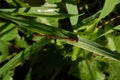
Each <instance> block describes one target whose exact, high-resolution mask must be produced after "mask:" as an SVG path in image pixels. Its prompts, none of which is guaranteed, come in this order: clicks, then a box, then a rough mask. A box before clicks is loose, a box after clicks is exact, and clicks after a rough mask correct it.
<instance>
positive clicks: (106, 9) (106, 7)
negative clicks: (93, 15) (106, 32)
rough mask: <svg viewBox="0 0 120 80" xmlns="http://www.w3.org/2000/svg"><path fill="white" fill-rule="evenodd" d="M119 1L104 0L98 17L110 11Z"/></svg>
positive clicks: (102, 16)
mask: <svg viewBox="0 0 120 80" xmlns="http://www.w3.org/2000/svg"><path fill="white" fill-rule="evenodd" d="M118 3H119V0H105V4H104V6H103V9H102V11H101V14H100V16H99V19H102V18H105V17H106V16H107V15H108V14H109V13H111V12H112V11H113V9H114V7H115V6H116V5H117V4H118Z"/></svg>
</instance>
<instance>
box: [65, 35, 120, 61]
mask: <svg viewBox="0 0 120 80" xmlns="http://www.w3.org/2000/svg"><path fill="white" fill-rule="evenodd" d="M66 43H68V44H71V45H74V46H77V47H79V48H82V49H85V50H88V51H90V52H93V53H96V54H99V55H102V56H105V57H109V58H112V59H114V60H118V61H120V54H118V53H115V52H112V51H110V50H109V49H107V48H105V47H104V46H102V45H100V44H97V43H95V42H93V41H91V40H88V39H85V38H82V37H79V40H78V42H70V41H66Z"/></svg>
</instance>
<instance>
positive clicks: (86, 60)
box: [83, 51, 95, 80]
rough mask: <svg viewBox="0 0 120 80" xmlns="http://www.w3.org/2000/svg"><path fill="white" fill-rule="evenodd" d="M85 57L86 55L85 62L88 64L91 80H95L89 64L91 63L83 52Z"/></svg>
mask: <svg viewBox="0 0 120 80" xmlns="http://www.w3.org/2000/svg"><path fill="white" fill-rule="evenodd" d="M83 55H84V57H85V62H86V64H87V67H88V70H89V73H90V75H91V78H92V80H95V77H94V75H93V72H92V69H91V66H90V63H89V61H88V59H87V57H86V54H85V51H83Z"/></svg>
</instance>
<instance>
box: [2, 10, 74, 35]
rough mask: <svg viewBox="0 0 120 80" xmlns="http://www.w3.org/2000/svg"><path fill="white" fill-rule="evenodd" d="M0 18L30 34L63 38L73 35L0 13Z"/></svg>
mask: <svg viewBox="0 0 120 80" xmlns="http://www.w3.org/2000/svg"><path fill="white" fill-rule="evenodd" d="M0 17H1V18H4V19H7V20H10V21H12V22H14V23H16V24H18V25H19V26H20V27H23V28H26V29H28V30H30V31H32V32H36V33H40V34H41V33H42V34H47V35H55V36H64V37H67V36H68V35H73V34H72V33H71V32H69V31H66V30H63V29H58V28H55V27H53V26H48V25H46V24H42V23H39V22H36V21H33V20H27V19H22V18H18V17H14V16H11V15H8V14H6V13H2V12H1V13H0Z"/></svg>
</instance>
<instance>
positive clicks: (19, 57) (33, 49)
mask: <svg viewBox="0 0 120 80" xmlns="http://www.w3.org/2000/svg"><path fill="white" fill-rule="evenodd" d="M48 42H49V39H42V40H41V41H40V42H36V43H34V44H33V45H31V46H29V47H28V48H26V49H25V50H23V51H21V52H20V53H18V54H17V55H16V56H15V57H13V58H12V59H11V60H10V61H9V62H8V63H6V64H5V65H4V66H3V67H1V68H0V75H2V74H4V73H5V72H7V71H9V70H11V69H13V68H15V67H16V66H17V65H18V64H19V63H20V62H21V61H22V60H23V59H26V58H27V57H29V56H30V55H32V54H35V53H36V52H38V51H40V50H41V48H42V47H43V46H44V45H46V44H47V43H48ZM41 43H42V44H41Z"/></svg>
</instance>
